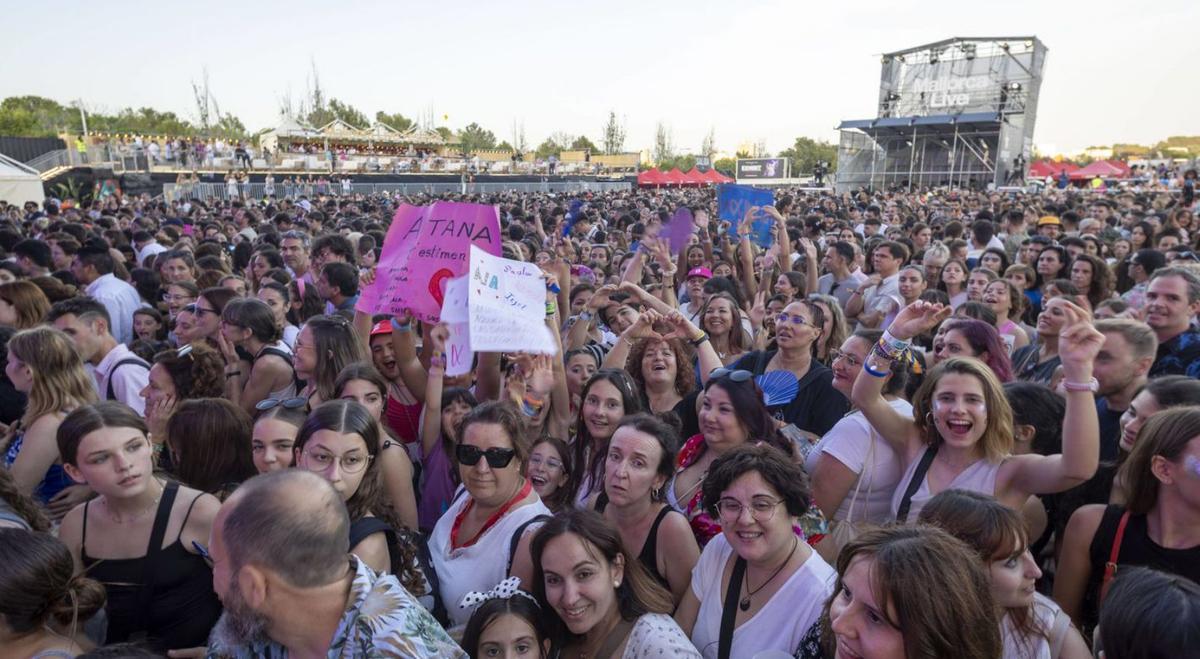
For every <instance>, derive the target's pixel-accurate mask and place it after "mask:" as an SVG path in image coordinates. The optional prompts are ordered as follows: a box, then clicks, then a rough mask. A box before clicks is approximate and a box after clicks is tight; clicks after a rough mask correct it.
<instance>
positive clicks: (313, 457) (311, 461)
mask: <svg viewBox="0 0 1200 659" xmlns="http://www.w3.org/2000/svg"><path fill="white" fill-rule="evenodd" d="M303 453H304V456H305V457H307V458H308V460H307V462H306V463H305V466H306V467H307V468H308V470H309V471H326V470H327V469H329V468H330V467H332V466H333V463H334V462H337V463H338V465H339V466H340V467H341V468H342V472H344V473H347V474H357V473H358V472H360V471H362V470H363V469H366V467H367V465H368V464H370V463H371V458H372V457H373V456H370V455H360V454H357V453H348V454H346V455H340V456H339V455H334V454H332V453H330V452H329V451H325V450H322V449H314V450H311V451H310V450H308V449H304V451H303Z"/></svg>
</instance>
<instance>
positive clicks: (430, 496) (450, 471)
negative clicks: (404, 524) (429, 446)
mask: <svg viewBox="0 0 1200 659" xmlns="http://www.w3.org/2000/svg"><path fill="white" fill-rule="evenodd" d="M457 487H458V481H457V478H456V477H455V471H454V462H453V461H451V460H450V456H448V455H446V449H445V447H444V446H443V444H442V441H441V440H440V439H439V440H438V441H437V442H436V443H435V444H434V445H433V450H432V451H430V452H429V453H428V454H425V455H422V456H421V487H420V488H419V489H418V492H419V493H420V495H421V496H420V497H418V498H417V526H419V527H421V532H422V533H426V534H428V533H429V532H430V531H432V530H433V527H434V525H435V524H437V523H438V520H439V519H441V517H442V514H443V513H445V512H446V509H447V508H448V507H449V506H450V502H451V501H453V500H454V490H455V489H456V488H457Z"/></svg>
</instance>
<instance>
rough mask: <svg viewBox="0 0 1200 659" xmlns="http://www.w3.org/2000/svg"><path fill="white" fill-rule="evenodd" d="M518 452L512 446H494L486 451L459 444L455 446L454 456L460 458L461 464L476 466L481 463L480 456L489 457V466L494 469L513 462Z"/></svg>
mask: <svg viewBox="0 0 1200 659" xmlns="http://www.w3.org/2000/svg"><path fill="white" fill-rule="evenodd" d="M516 455H517V452H516V450H514V449H511V448H498V447H495V446H493V447H492V448H490V449H487V450H486V451H481V450H479V449H478V448H476V447H474V446H470V445H467V444H459V445H458V446H456V447H454V457H456V458H458V462H459V463H460V464H464V465H467V466H468V467H474V466H475V465H477V464H479V459H480V458H487V463H488V466H489V467H491V468H492V469H503V468H505V467H507V466H508V463H510V462H512V459H513V458H514V457H516Z"/></svg>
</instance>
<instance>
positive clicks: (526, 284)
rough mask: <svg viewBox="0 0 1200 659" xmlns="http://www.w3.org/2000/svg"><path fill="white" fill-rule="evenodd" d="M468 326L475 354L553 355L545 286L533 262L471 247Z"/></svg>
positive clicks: (552, 340) (555, 348)
mask: <svg viewBox="0 0 1200 659" xmlns="http://www.w3.org/2000/svg"><path fill="white" fill-rule="evenodd" d="M469 266H470V269H469V270H468V273H467V276H468V281H467V286H468V290H467V298H468V306H469V315H470V319H469V321H468V325H469V328H470V329H469V332H470V345H471V349H472V350H473V351H475V352H533V353H546V354H554V352H555V351H556V350H557V346H556V345H555V341H554V335H553V334H551V333H550V329H549V328H547V327H546V281H545V279H543V278H542V271H541V269H539V268H538V267H537V266H536V265H533V264H532V263H525V262H522V261H514V260H511V259H505V258H500V257H498V256H492V255H491V254H488V253H487V252H485V251H483V250H481V249H479V248H478V247H476V246H475V245H472V246H471V256H470V262H469Z"/></svg>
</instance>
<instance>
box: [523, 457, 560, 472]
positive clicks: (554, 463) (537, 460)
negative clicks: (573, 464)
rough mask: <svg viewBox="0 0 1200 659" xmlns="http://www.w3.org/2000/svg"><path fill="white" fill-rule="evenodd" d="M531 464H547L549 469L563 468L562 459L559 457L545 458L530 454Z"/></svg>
mask: <svg viewBox="0 0 1200 659" xmlns="http://www.w3.org/2000/svg"><path fill="white" fill-rule="evenodd" d="M529 464H530V465H546V468H547V469H562V468H563V463H562V460H559V459H558V458H543V457H542V456H540V455H531V456H529Z"/></svg>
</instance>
